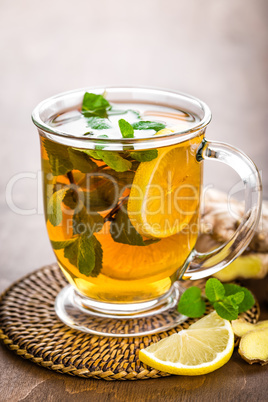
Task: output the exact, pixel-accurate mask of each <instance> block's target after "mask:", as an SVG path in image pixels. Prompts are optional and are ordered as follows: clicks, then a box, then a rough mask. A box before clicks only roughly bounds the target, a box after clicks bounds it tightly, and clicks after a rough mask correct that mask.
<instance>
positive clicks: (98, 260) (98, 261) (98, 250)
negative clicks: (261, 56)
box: [90, 236, 103, 278]
mask: <svg viewBox="0 0 268 402" xmlns="http://www.w3.org/2000/svg"><path fill="white" fill-rule="evenodd" d="M92 242H93V246H94V251H95V267H94V268H93V270H92V271H91V274H90V276H92V277H94V278H95V277H97V276H98V275H99V273H100V272H101V269H102V259H103V251H102V247H101V243H100V242H99V241H98V240H97V239H96V237H95V236H92Z"/></svg>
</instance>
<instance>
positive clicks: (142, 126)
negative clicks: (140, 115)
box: [132, 120, 166, 131]
mask: <svg viewBox="0 0 268 402" xmlns="http://www.w3.org/2000/svg"><path fill="white" fill-rule="evenodd" d="M132 127H133V128H134V130H155V131H160V130H163V128H165V127H166V125H165V124H163V123H159V122H157V121H143V120H142V121H138V122H136V123H133V124H132Z"/></svg>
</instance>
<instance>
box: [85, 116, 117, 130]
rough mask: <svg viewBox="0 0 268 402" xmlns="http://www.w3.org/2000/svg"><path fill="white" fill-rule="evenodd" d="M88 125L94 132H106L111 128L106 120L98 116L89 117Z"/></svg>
mask: <svg viewBox="0 0 268 402" xmlns="http://www.w3.org/2000/svg"><path fill="white" fill-rule="evenodd" d="M87 125H88V127H90V128H92V129H93V130H106V129H108V128H111V126H110V124H108V123H107V121H106V119H104V118H101V117H97V116H96V117H95V116H92V117H89V118H88V119H87ZM84 135H85V134H84Z"/></svg>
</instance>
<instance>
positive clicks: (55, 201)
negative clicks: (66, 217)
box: [47, 188, 68, 226]
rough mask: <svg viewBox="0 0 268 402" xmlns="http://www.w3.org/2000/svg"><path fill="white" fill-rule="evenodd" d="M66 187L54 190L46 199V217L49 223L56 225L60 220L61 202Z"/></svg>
mask: <svg viewBox="0 0 268 402" xmlns="http://www.w3.org/2000/svg"><path fill="white" fill-rule="evenodd" d="M67 190H68V188H62V189H61V190H58V191H55V193H53V194H52V196H51V197H50V199H49V201H48V205H47V218H48V220H49V222H50V223H51V225H53V226H58V225H59V224H60V223H61V221H62V211H61V203H62V200H63V198H64V197H65V194H66V192H67Z"/></svg>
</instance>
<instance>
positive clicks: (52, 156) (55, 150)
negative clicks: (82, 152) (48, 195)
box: [43, 139, 73, 176]
mask: <svg viewBox="0 0 268 402" xmlns="http://www.w3.org/2000/svg"><path fill="white" fill-rule="evenodd" d="M43 145H44V147H45V150H46V152H47V156H48V160H49V164H50V167H51V171H52V173H53V175H54V176H59V175H63V174H65V173H67V172H69V171H70V170H72V169H73V165H72V162H71V161H70V160H69V154H68V150H67V147H66V146H65V145H61V144H58V143H57V142H53V141H50V140H47V139H45V140H44V142H43Z"/></svg>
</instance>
